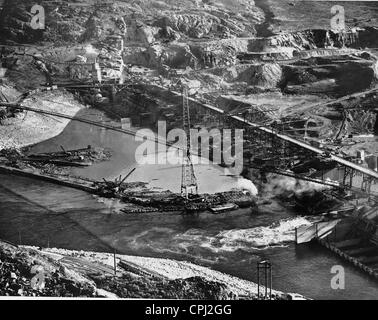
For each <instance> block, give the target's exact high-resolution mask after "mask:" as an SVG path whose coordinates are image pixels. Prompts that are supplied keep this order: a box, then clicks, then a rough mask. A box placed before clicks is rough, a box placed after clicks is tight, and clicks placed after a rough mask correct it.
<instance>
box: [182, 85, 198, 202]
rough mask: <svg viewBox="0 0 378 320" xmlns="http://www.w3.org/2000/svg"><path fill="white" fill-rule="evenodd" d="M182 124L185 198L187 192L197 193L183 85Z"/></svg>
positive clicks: (185, 90) (186, 102) (187, 105)
mask: <svg viewBox="0 0 378 320" xmlns="http://www.w3.org/2000/svg"><path fill="white" fill-rule="evenodd" d="M182 97H183V126H184V131H185V135H186V147H185V148H184V154H183V157H184V158H183V163H182V179H181V195H182V196H183V197H185V198H186V199H188V198H189V194H198V183H197V178H196V176H195V174H194V167H193V163H192V156H191V153H190V148H191V141H190V113H189V99H188V88H187V87H186V86H185V85H183V93H182Z"/></svg>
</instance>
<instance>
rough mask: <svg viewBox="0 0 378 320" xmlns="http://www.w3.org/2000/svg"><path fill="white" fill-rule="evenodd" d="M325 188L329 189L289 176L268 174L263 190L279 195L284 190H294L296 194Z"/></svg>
mask: <svg viewBox="0 0 378 320" xmlns="http://www.w3.org/2000/svg"><path fill="white" fill-rule="evenodd" d="M326 189H330V187H328V186H324V185H321V184H318V183H314V182H309V181H304V180H297V179H295V178H290V177H284V176H270V177H269V178H268V184H266V185H265V189H264V192H266V193H270V194H272V195H279V194H282V193H284V192H294V193H295V194H297V195H298V194H302V193H307V192H318V191H323V190H326Z"/></svg>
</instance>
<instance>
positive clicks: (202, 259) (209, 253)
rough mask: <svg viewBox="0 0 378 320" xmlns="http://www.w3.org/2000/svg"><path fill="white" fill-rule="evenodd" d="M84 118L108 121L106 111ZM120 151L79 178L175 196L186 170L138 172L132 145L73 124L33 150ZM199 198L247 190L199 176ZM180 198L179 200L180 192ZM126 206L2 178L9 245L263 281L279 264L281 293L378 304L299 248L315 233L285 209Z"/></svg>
mask: <svg viewBox="0 0 378 320" xmlns="http://www.w3.org/2000/svg"><path fill="white" fill-rule="evenodd" d="M80 116H82V117H83V116H86V117H88V118H92V119H102V121H104V122H109V121H110V120H109V119H107V118H106V117H105V116H104V115H103V114H102V113H101V112H99V111H96V110H93V109H86V110H83V111H81V114H80ZM89 144H90V145H92V146H100V147H106V148H109V149H111V150H112V152H113V157H112V158H111V160H110V161H107V162H103V163H99V164H95V165H93V166H92V167H89V168H85V169H75V170H74V171H75V172H74V173H76V174H80V175H82V176H88V177H92V178H96V179H100V178H102V177H108V178H111V177H116V176H118V175H119V174H126V173H128V172H129V171H130V170H131V169H132V168H134V167H137V170H136V171H135V173H134V174H133V175H132V176H131V177H130V180H134V181H138V180H140V179H142V180H144V181H146V182H149V183H151V184H152V186H155V187H157V186H161V187H162V188H163V189H175V188H177V190H178V188H179V185H180V179H181V175H180V168H179V167H161V166H157V167H138V166H137V165H136V164H135V159H134V152H135V148H136V147H137V146H138V144H137V143H136V142H135V141H134V138H133V137H132V136H127V135H124V134H121V133H117V132H111V131H108V130H103V129H101V128H98V127H93V126H90V125H86V124H82V123H77V122H71V123H70V124H69V125H68V126H67V127H66V129H65V130H64V132H63V133H62V134H61V135H59V136H58V137H55V138H53V139H50V140H49V141H45V142H43V143H40V144H38V145H36V146H34V147H33V148H32V151H33V152H42V151H43V152H46V151H56V150H59V147H60V145H62V146H64V147H65V148H66V149H71V148H72V149H74V148H78V147H83V146H87V145H89ZM196 173H197V175H198V178H199V184H200V189H201V190H200V191H201V192H211V191H222V189H225V188H232V187H236V186H237V185H238V181H237V179H236V178H234V177H229V176H227V175H225V174H224V172H223V170H222V169H220V168H217V167H209V166H207V167H201V168H196ZM177 190H172V191H177ZM119 206H120V205H119V203H118V202H117V201H112V200H102V199H99V198H98V197H95V196H93V195H89V194H87V193H85V192H81V191H78V190H73V189H70V188H66V187H62V186H56V185H53V184H50V183H46V182H42V181H37V180H34V179H30V178H23V177H16V176H9V175H8V176H7V175H0V238H1V239H6V240H9V241H12V242H14V243H21V244H28V245H36V246H43V247H46V246H50V247H60V248H67V249H76V250H94V251H106V252H113V250H114V249H116V251H117V252H118V253H123V254H133V255H142V256H150V257H160V258H173V259H178V260H186V261H191V262H194V263H197V264H201V265H204V266H209V267H211V268H213V269H216V270H219V271H222V272H227V273H229V274H232V275H235V276H239V277H241V278H244V279H248V280H252V281H256V280H257V272H256V263H257V261H260V260H261V259H269V260H270V261H271V262H272V263H273V286H274V288H275V289H278V290H282V291H287V292H298V293H301V294H304V295H306V296H308V297H311V298H314V299H375V298H377V296H378V284H377V283H376V282H374V281H373V280H372V279H370V278H369V277H367V276H366V275H364V274H363V273H361V272H359V271H358V270H356V269H354V268H353V267H352V266H350V265H349V264H347V263H346V262H344V261H342V260H341V259H339V258H338V257H336V256H335V255H333V254H332V253H330V252H328V251H327V250H325V249H323V248H321V247H319V246H317V245H314V244H311V245H303V246H299V247H298V246H295V245H294V244H293V240H294V228H295V227H296V226H299V225H302V224H307V223H309V222H308V219H306V218H304V217H297V216H296V215H295V214H294V213H293V212H291V211H290V210H289V209H287V208H285V207H283V206H282V205H280V203H278V202H277V201H271V202H269V203H267V204H265V205H261V206H260V209H259V212H258V213H253V212H252V211H251V210H249V209H243V210H238V211H236V212H232V213H224V214H220V215H212V214H209V213H201V214H198V215H190V216H189V215H181V214H178V213H151V214H141V215H127V214H123V213H119V210H118V209H119ZM334 265H343V266H344V267H345V271H346V289H345V290H338V291H336V290H332V289H331V285H330V284H331V279H332V276H333V275H332V274H331V268H332V267H333V266H334Z"/></svg>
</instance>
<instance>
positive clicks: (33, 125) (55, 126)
mask: <svg viewBox="0 0 378 320" xmlns="http://www.w3.org/2000/svg"><path fill="white" fill-rule="evenodd" d="M22 104H23V105H24V106H26V107H31V108H35V109H41V110H44V111H53V112H57V113H63V114H66V115H68V116H74V115H75V114H76V113H77V112H79V111H80V109H81V108H83V106H82V105H81V104H80V103H78V102H77V101H76V100H75V99H74V97H73V95H72V94H69V93H66V92H63V91H54V92H49V93H42V94H38V95H36V96H31V97H29V98H28V99H26V100H24V101H23V103H22ZM69 121H70V120H68V119H63V118H58V117H54V116H49V115H43V114H39V113H34V112H30V111H27V112H22V113H17V114H16V115H15V116H14V117H12V118H8V119H5V120H2V121H1V122H0V149H8V148H17V149H18V148H22V147H25V146H29V145H32V144H35V143H38V142H41V141H44V140H48V139H51V138H53V137H55V136H57V135H59V134H60V133H61V132H62V131H63V130H64V128H65V127H66V126H67V124H68V123H69Z"/></svg>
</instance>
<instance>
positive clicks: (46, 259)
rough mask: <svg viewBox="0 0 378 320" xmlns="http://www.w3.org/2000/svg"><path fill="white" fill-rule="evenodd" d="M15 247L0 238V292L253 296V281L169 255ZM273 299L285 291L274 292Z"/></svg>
mask: <svg viewBox="0 0 378 320" xmlns="http://www.w3.org/2000/svg"><path fill="white" fill-rule="evenodd" d="M116 265H117V269H116V275H114V257H113V255H112V254H106V253H96V252H84V251H80V252H79V251H69V250H63V249H43V250H42V249H38V248H34V247H17V246H14V245H11V244H8V243H5V242H1V241H0V284H1V285H0V295H1V296H38V297H39V296H49V297H57V296H59V297H107V298H154V299H156V298H161V299H167V298H168V299H210V300H214V299H216V300H219V299H221V300H226V299H237V298H238V297H239V298H240V297H242V296H243V297H248V298H249V299H257V295H256V293H257V285H256V284H254V283H252V282H249V281H246V280H242V279H239V278H236V277H232V276H229V275H226V274H222V273H220V272H217V271H214V270H211V269H208V268H205V267H201V266H198V265H194V264H191V263H187V262H179V261H174V260H168V259H155V258H144V257H134V256H123V255H117V256H116ZM273 294H274V298H275V299H283V297H284V295H283V294H282V293H280V292H277V291H274V292H273Z"/></svg>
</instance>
